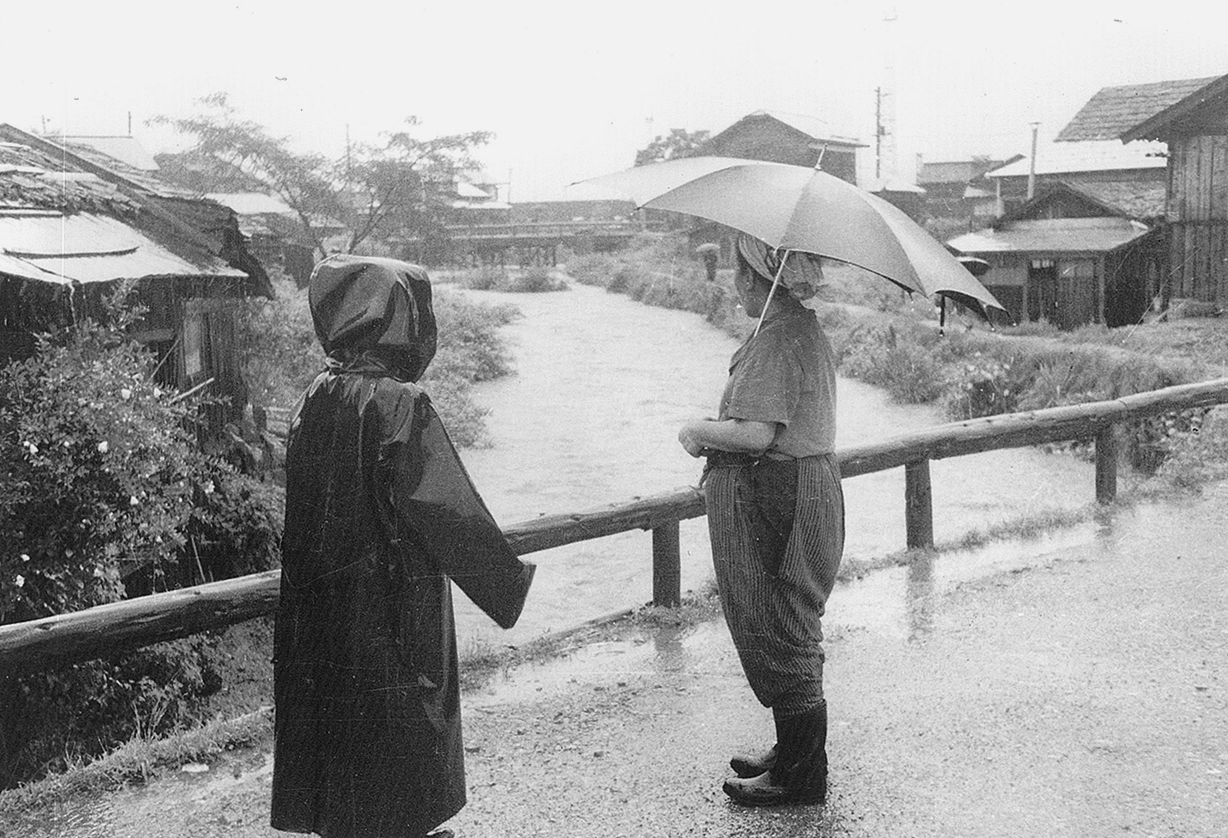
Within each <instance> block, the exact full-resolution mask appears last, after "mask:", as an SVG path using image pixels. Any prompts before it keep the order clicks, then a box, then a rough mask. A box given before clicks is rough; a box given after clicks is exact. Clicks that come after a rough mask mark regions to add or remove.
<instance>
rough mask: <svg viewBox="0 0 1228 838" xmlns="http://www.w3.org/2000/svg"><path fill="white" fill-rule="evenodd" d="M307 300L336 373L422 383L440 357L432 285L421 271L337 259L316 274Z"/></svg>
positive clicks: (374, 260) (378, 261)
mask: <svg viewBox="0 0 1228 838" xmlns="http://www.w3.org/2000/svg"><path fill="white" fill-rule="evenodd" d="M307 298H308V302H309V303H310V305H311V319H312V322H313V323H314V324H315V330H316V337H318V338H319V339H320V345H321V346H323V347H324V352H325V354H327V355H328V365H329V367H330V368H331V369H337V370H347V371H355V372H384V373H387V374H389V375H391V376H393V377H395V378H398V379H402V380H405V381H417V380H418V379H419V378H420V377H421V376H422V373H423V372H424V371H425V370H426V367H427V365H428V364H430V362H431V359H432V358H433V357H435V342H436V338H437V329H436V325H435V313H434V311H433V310H432V308H431V281H430V279H429V277H427V274H426V271H425V270H423V269H422V268H420V267H418V266H417V265H411V264H409V263H408V262H401V261H398V260H396V259H382V258H378V257H374V256H353V255H350V254H344V253H338V254H334V255H332V256H329V257H328V258H327V259H325V260H324V261H323V262H321V263H320V264H319V265H317V266H316V269H315V270H314V271H313V272H312V274H311V284H310V286H309V290H308V294H307Z"/></svg>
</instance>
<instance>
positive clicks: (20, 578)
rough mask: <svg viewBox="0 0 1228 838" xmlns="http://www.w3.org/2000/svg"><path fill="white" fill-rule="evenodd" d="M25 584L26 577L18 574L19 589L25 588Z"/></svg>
mask: <svg viewBox="0 0 1228 838" xmlns="http://www.w3.org/2000/svg"><path fill="white" fill-rule="evenodd" d="M25 584H26V577H24V576H22V575H21V574H20V573H18V574H17V587H19V588H20V587H23V586H24V585H25Z"/></svg>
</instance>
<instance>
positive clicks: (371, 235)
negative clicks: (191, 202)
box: [150, 93, 493, 255]
mask: <svg viewBox="0 0 1228 838" xmlns="http://www.w3.org/2000/svg"><path fill="white" fill-rule="evenodd" d="M199 104H200V106H201V110H200V112H199V113H197V114H196V115H194V116H189V117H173V116H168V115H160V116H156V117H154V118H153V119H151V120H150V122H151V123H152V124H155V125H166V126H169V127H171V128H174V129H175V130H176V131H178V132H180V133H182V134H185V135H188V136H190V137H192V138H193V139H194V140H195V144H194V145H193V146H192V147H191V148H189V149H188V150H186V151H184V152H179V153H176V154H171V155H160V156H159V159H158V162H159V165H162V166H163V168H164V171H165V172H166V173H167V174H168V175H169V176H170V177H172V178H173V179H175V180H176V181H177V182H178V183H180V184H181V185H184V186H186V187H188V188H190V189H195V190H197V191H199V192H202V193H205V192H232V191H252V190H255V191H262V192H266V193H267V194H269V195H272V196H274V197H276V198H278V199H280V200H281V201H282V202H283V203H285V204H286V205H287V206H288V207H290V209H291V210H293V212H294V213H295V215H296V216H297V218H298V220H299V222H300V224H301V225H302V228H303V232H304V233H305V234H306V236H307V237H308V238H309V239H310V241H311V242H312V244H313V245H314V246H315V248H316V249H317V250H318V251H319V253H320V254H321V255H325V254H327V252H328V250H329V247H328V245H327V244H326V240H327V239H329V238H330V233H333V232H335V231H336V230H338V229H340V230H342V231H344V244H343V245H341V247H340V249H342V250H344V251H345V252H347V253H350V252H353V251H354V250H355V249H356V248H358V246H359V245H360V244H362V243H363V242H366V241H377V240H381V239H384V240H387V239H388V238H390V237H401V238H406V239H412V238H415V237H417V238H421V237H423V236H425V235H429V234H430V233H431V232H432V231H437V230H439V229H440V228H441V227H442V219H443V216H444V214H445V213H446V210H447V208H448V206H449V204H450V200H451V198H452V196H453V194H454V189H455V186H454V184H455V179H456V176H457V174H458V173H459V172H460V171H462V170H464V169H466V168H470V167H473V166H474V165H475V162H474V159H473V151H474V150H475V149H476V148H477V147H479V146H482V145H484V144H486V143H487V142H489V141H490V139H491V138H492V136H493V135H492V134H491V133H490V132H489V131H471V132H469V133H464V134H450V135H446V136H440V137H434V138H432V139H418V138H417V137H415V136H414V134H413V129H414V128H416V127H418V125H419V121H418V119H417V118H415V117H409V118H407V119H406V120H405V127H404V128H403V129H401V130H398V131H393V132H390V133H388V134H386V135H384V142H383V144H382V145H377V144H356V145H353V146H351V147H350V148H348V149H347V151H346V154H345V155H344V156H343V157H342V158H341V159H336V160H333V159H329V158H328V157H326V156H325V155H322V154H319V153H315V152H303V151H298V150H296V149H294V148H292V147H291V141H290V138H288V137H280V136H274V135H272V134H270V133H269V131H268V130H267V129H266V128H265V127H264V126H263V125H261V124H260V123H258V122H255V121H253V120H250V119H246V118H244V117H243V116H242V115H241V114H240V113H239V112H238V110H237V109H236V108H235V107H234V106H233V105H231V103H230V100H229V97H228V96H227V94H225V93H214V94H211V95H209V96H206V97H204V98H202V99H200V100H199ZM334 249H335V248H334Z"/></svg>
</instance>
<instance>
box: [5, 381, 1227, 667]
mask: <svg viewBox="0 0 1228 838" xmlns="http://www.w3.org/2000/svg"><path fill="white" fill-rule="evenodd" d="M1225 403H1228V378H1222V379H1217V380H1214V381H1207V382H1202V383H1198V384H1187V385H1181V386H1178V387H1169V388H1166V389H1163V390H1154V391H1151V392H1148V393H1139V394H1137V395H1132V396H1125V397H1123V398H1120V399H1114V400H1112V401H1103V402H1092V403H1088V404H1080V405H1070V406H1067V407H1056V408H1050V409H1047V410H1037V411H1032V412H1027V413H1011V414H1006V415H1002V416H989V417H985V418H982V419H971V420H968V421H964V422H953V423H950V424H945V425H937V426H934V427H932V428H928V429H926V430H923V431H918V432H915V433H910V434H905V435H902V436H898V437H895V438H893V439H888V440H884V441H882V442H875V443H869V444H864V445H856V446H850V447H848V448H845V449H843V450H841V451H839V452H838V457H839V460H840V470H841V474H842V476H843V477H846V478H848V477H856V476H858V475H862V474H869V473H871V472H877V471H884V470H886V469H891V468H901V467H902V468H904V473H905V481H904V482H905V488H904V492H905V523H906V533H907V546H909V547H925V546H932V544H933V531H934V527H933V507H932V502H931V493H930V472H929V463H930V461H931V460H939V459H945V458H948V457H959V456H964V455H967V454H978V453H981V452H984V451H991V450H996V449H1002V448H1022V447H1027V446H1032V445H1039V444H1043V443H1048V442H1060V441H1067V440H1080V439H1094V440H1095V445H1096V477H1095V493H1096V498H1097V500H1099V501H1100V502H1108V501H1110V500H1112V499H1113V498H1114V497H1115V495H1116V491H1117V459H1118V442H1117V436H1118V426H1119V425H1120V424H1121V423H1123V422H1126V421H1129V420H1135V419H1142V418H1145V417H1148V416H1156V415H1160V414H1163V413H1167V412H1170V411H1176V410H1187V409H1191V408H1202V407H1212V406H1214V405H1219V404H1225ZM704 514H705V510H704V498H703V494H702V492H701V491H700V490H698V489H694V488H685V489H678V490H675V491H672V492H668V493H665V494H661V495H656V496H654V497H649V498H643V499H640V500H636V501H633V502H631V503H622V504H617V505H614V506H610V507H608V508H603V509H597V510H592V511H587V512H572V513H563V514H559V515H550V516H546V517H542V518H536V519H534V520H532V521H525V522H523V523H519V524H513V525H511V526H509V527H507V528H506V529H505V530H504V534H505V535H506V536H507V538H508V541H510V542H511V544H512V546H513V548H514V549H515V550H516V552H517V553H518V554H519V555H525V554H528V553H534V552H537V551H539V550H546V549H549V548H552V547H561V546H563V545H566V544H572V543H575V542H579V541H587V540H590V539H594V538H601V537H603V536H607V535H614V534H616V533H621V532H627V531H630V530H650V531H651V532H652V561H653V585H652V587H653V591H652V596H653V602H654V603H656V604H659V605H666V606H670V605H676V604H678V602H679V599H680V594H681V592H680V579H681V573H680V571H681V559H680V551H679V522H680V521H683V520H686V519H689V518H698V517H700V516H702V515H704ZM280 575H281V572H280V571H278V570H271V571H267V572H265V573H257V574H253V575H250V576H242V577H239V578H236V579H227V580H224V581H222V582H213V583H210V584H206V585H198V586H195V587H191V588H181V589H179V590H174V591H167V592H166V593H160V594H153V595H150V596H144V597H136V598H133V599H130V600H124V601H121V602H115V603H110V604H108V605H100V606H97V607H94V608H88V609H85V610H83V611H77V612H73V613H69V614H60V615H57V616H53V617H45V618H43V619H40V620H32V621H29V622H24V623H15V624H12V625H7V626H0V667H5V668H8V667H18V666H31V667H33V666H39V665H42V664H45V663H46V662H49V661H52V660H56V661H72V660H86V659H89V658H93V657H98V656H99V655H102V654H105V653H109V652H113V651H116V650H118V649H124V648H133V647H138V646H143V645H148V644H150V643H155V642H158V641H162V640H172V639H175V638H179V637H186V636H189V635H192V634H197V633H199V632H202V631H207V630H210V629H218V628H224V627H226V626H229V625H233V624H235V623H239V622H242V621H244V620H249V619H252V618H255V617H260V616H263V615H267V614H271V613H273V612H274V611H275V610H276V608H277V599H278V586H279V581H280Z"/></svg>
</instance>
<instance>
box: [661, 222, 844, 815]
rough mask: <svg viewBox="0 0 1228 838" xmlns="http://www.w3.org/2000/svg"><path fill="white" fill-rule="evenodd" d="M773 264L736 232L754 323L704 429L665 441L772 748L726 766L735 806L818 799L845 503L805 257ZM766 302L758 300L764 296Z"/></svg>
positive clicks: (826, 360) (828, 363)
mask: <svg viewBox="0 0 1228 838" xmlns="http://www.w3.org/2000/svg"><path fill="white" fill-rule="evenodd" d="M780 260H781V256H780V254H778V253H777V252H775V251H773V250H771V249H770V248H769V247H768V246H767V245H766V244H764V243H763V242H762V241H759V240H758V239H754V238H751V237H750V236H742V237H741V238H740V239H739V241H738V245H737V268H736V270H737V273H736V274H735V277H734V285H735V287H736V288H737V291H738V294H739V296H740V298H741V301H742V305H743V306H744V308H745V310H746V314H747V315H749V316H751V317H758V316H759V315H760V314H761V313H763V312H764V311H765V309H766V314H765V315H764V318H763V325H762V328H761V330H760V331H759V333H758V334H757V335H754V336H752V337H751V338H750V339H749V340H747V342H746V343H744V344H743V345H742V347H741V348H740V349H738V351H737V352H735V353H734V355H733V360H732V362H731V365H730V371H729V379H728V381H727V383H726V385H725V391H724V394H723V395H722V397H721V400H720V408H719V412H718V414H717V418H716V419H701V420H696V421H693V422H689V423H687V424H686V425H684V426H683V428H682V430H681V431H680V432H679V434H678V439H679V441H680V442H681V443H682V445H683V447H684V448H685V449H686V450H687V452H688V453H689V454H691V456H694V457H701V456H703V457H707V458H708V462H707V465H706V467H705V469H704V485H705V487H706V497H707V512H708V527H709V531H710V534H711V540H712V558H713V564H714V566H715V570H716V580H717V586H718V590H719V593H720V598H721V605H722V608H723V610H724V613H725V620H726V622H727V623H728V625H729V630H730V634H731V635H732V637H733V641H734V644H735V645H736V647H737V650H738V655H739V657H740V659H741V662H742V668H743V670H744V671H745V673H746V677H747V680H748V681H749V682H750V686H751V688H752V690H753V691H754V693H755V696H756V697H757V698H758V699H759V701H760V702H761V703H762V704H763V705H764V706H765V707H769V708H771V710H772V716H773V718H774V721H775V725H776V744H775V745H774V746H773V747H771V748H770V749H768V750H767V751H766V752H765V753H763V754H761V755H754V756H735V757H734V758H733V759H732V760H731V761H730V765H731V767H732V768H733V769H734V771H735V773H736V774H737V776H736V777H734V778H730V779H729V780H726V782H725V784H724V790H725V793H726V794H728V795H729V796H730V797H731V798H733V799H734V800H735V801H737V802H738V803H743V804H747V805H760V806H767V805H775V804H782V803H822V802H824V801H825V800H826V796H827V750H826V743H827V702H826V699H825V698H824V696H823V649H822V646H821V645H820V642H821V641H822V639H823V632H822V628H821V625H820V623H821V618H822V617H823V614H824V611H825V608H826V603H827V597H828V596H829V595H830V594H831V590H832V587H833V586H834V584H835V579H836V571H837V570H838V568H839V566H840V557H841V554H842V552H843V549H844V495H843V491H842V489H841V485H840V470H839V465H838V463H837V462H836V456H835V453H834V448H835V432H836V374H835V366H834V363H833V360H832V352H831V346H830V344H829V343H828V341H827V337H826V336H825V335H824V334H823V330H822V328H820V326H819V322H818V319H817V318H816V317H815V315H814V312H813V311H811V310H809V309H808V308H807V307H806V306H804V305H803V301H807V302H808V301H811V300H813V298H814V294H815V292H816V291H817V290H818V286H819V284H820V282H821V281H822V272H821V270H820V266H819V260H818V257H813V256H810V255H809V254H804V253H790V254H788V255H787V259H786V262H785V267H784V270H783V272H780V284H779V287H777V288H776V289H775V292H773V291H772V281H773V278H774V277H775V276H776V275H777V273H778V272H779V269H780V265H781V261H780ZM769 297H770V299H769Z"/></svg>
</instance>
